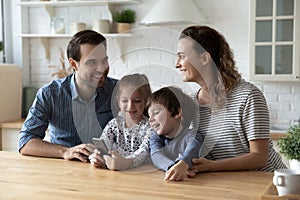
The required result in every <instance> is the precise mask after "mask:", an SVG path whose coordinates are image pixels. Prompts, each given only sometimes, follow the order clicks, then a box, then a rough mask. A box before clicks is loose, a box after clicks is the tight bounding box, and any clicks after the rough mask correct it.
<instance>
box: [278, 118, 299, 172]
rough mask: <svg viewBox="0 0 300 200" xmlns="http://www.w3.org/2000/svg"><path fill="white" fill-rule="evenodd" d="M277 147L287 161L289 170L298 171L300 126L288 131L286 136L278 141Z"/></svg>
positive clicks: (294, 126) (292, 127)
mask: <svg viewBox="0 0 300 200" xmlns="http://www.w3.org/2000/svg"><path fill="white" fill-rule="evenodd" d="M278 147H279V149H280V153H281V154H282V155H284V156H286V158H287V159H288V160H289V163H290V168H291V169H298V170H300V124H298V125H293V126H291V127H290V128H289V129H288V132H287V133H286V135H285V136H284V137H282V138H280V139H279V141H278Z"/></svg>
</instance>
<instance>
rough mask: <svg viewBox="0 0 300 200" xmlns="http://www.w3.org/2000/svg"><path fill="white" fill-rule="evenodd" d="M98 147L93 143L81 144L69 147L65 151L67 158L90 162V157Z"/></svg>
mask: <svg viewBox="0 0 300 200" xmlns="http://www.w3.org/2000/svg"><path fill="white" fill-rule="evenodd" d="M95 148H96V147H95V146H94V145H92V144H80V145H77V146H74V147H70V148H67V149H66V151H64V153H63V158H64V159H66V160H72V159H78V160H80V161H82V162H89V160H88V157H89V156H90V155H91V154H92V153H93V151H94V149H95Z"/></svg>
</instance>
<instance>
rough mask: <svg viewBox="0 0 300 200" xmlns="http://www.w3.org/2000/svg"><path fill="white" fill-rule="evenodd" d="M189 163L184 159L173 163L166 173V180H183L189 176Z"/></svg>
mask: <svg viewBox="0 0 300 200" xmlns="http://www.w3.org/2000/svg"><path fill="white" fill-rule="evenodd" d="M188 169H189V165H188V164H187V163H186V162H184V161H183V160H180V161H178V162H177V163H176V164H175V165H173V166H172V167H171V168H170V169H169V170H168V171H167V172H166V175H165V180H166V181H183V180H184V179H185V178H186V177H187V173H188Z"/></svg>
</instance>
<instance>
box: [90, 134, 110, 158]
mask: <svg viewBox="0 0 300 200" xmlns="http://www.w3.org/2000/svg"><path fill="white" fill-rule="evenodd" d="M93 142H94V144H95V146H96V147H97V149H98V150H99V151H100V152H101V155H102V156H103V155H109V153H108V151H109V150H108V148H107V146H106V144H105V142H104V141H103V140H101V139H99V138H93Z"/></svg>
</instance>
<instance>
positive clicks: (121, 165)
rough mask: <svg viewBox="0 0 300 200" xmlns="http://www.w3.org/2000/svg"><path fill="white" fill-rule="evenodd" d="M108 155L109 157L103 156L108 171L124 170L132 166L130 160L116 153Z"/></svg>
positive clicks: (112, 152) (111, 152)
mask: <svg viewBox="0 0 300 200" xmlns="http://www.w3.org/2000/svg"><path fill="white" fill-rule="evenodd" d="M109 153H110V154H111V156H107V155H104V156H103V158H104V160H105V163H106V166H107V168H108V169H110V170H125V169H128V168H130V167H131V166H132V164H133V160H132V159H131V158H125V157H123V156H122V155H120V154H119V153H117V152H116V151H110V152H109Z"/></svg>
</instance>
